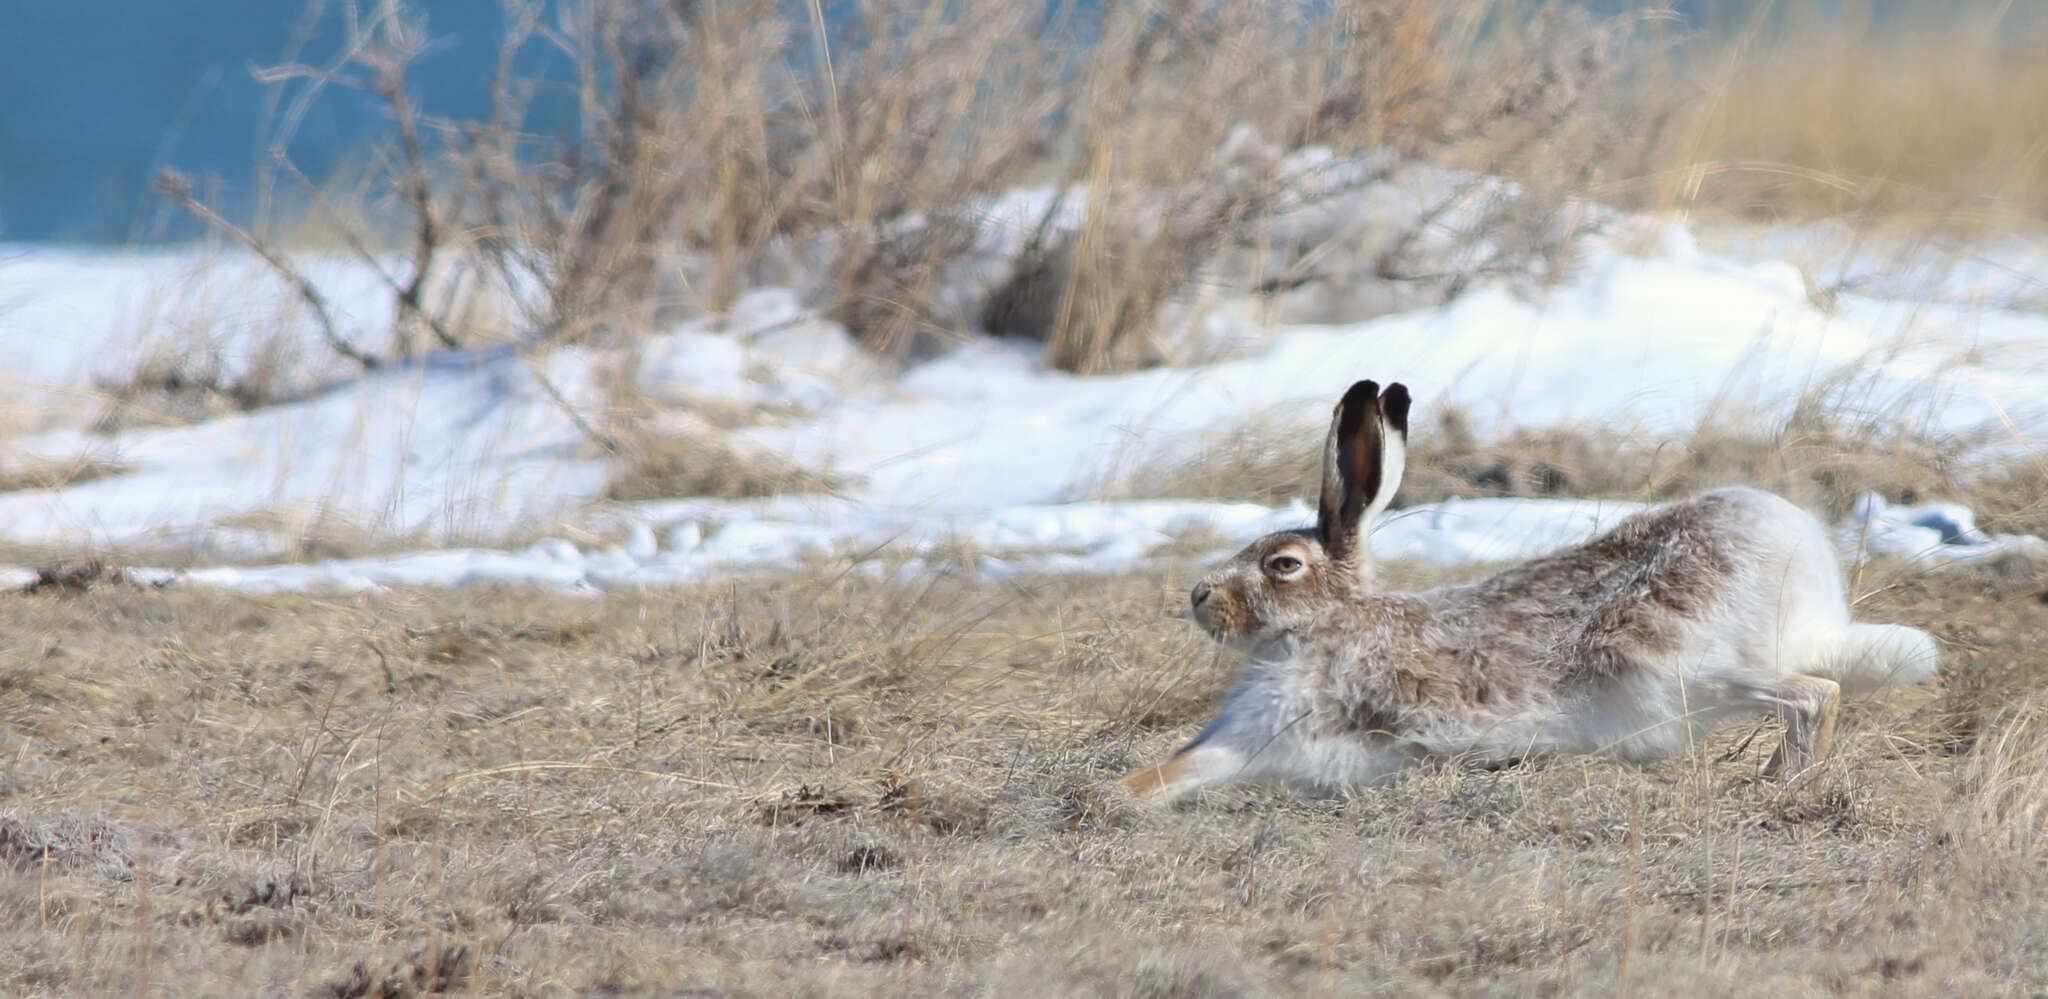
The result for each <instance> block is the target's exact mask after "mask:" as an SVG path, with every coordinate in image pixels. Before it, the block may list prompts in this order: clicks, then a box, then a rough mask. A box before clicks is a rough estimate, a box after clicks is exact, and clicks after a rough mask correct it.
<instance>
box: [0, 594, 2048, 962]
mask: <svg viewBox="0 0 2048 999" xmlns="http://www.w3.org/2000/svg"><path fill="white" fill-rule="evenodd" d="M1388 568H1389V575H1390V577H1391V582H1393V583H1395V584H1397V585H1404V586H1407V585H1420V584H1423V583H1426V582H1429V581H1430V580H1431V578H1432V577H1431V575H1430V573H1428V572H1425V571H1423V570H1420V569H1417V568H1415V567H1411V566H1391V567H1388ZM1193 571H1194V567H1193V566H1181V567H1178V568H1173V569H1162V570H1154V571H1147V572H1139V573H1131V574H1126V575H1121V576H1116V577H1108V578H1057V579H1054V578H1048V579H1035V580H1016V581H1006V582H973V581H968V580H964V579H950V578H949V579H921V580H915V581H903V580H898V581H882V580H879V579H875V578H870V577H867V576H863V575H816V574H810V575H802V576H780V577H768V578H762V579H759V580H754V581H747V582H740V583H733V584H725V585H716V586H703V587H695V588H688V589H677V590H661V591H649V592H641V593H624V594H613V595H606V596H600V597H591V596H575V595H566V594H551V593H541V592H532V591H490V590H482V589H472V590H460V591H417V592H394V593H385V594H375V595H363V596H355V597H344V598H314V597H306V596H276V597H266V598H248V597H240V596H233V595H228V594H224V593H220V592H215V591H211V590H206V589H200V588H178V589H169V590H152V589H147V588H142V587H134V586H128V585H124V584H105V583H103V584H99V585H95V586H93V587H91V588H88V589H86V590H84V591H82V592H65V591H62V590H56V591H46V592H43V593H38V594H17V595H7V596H0V753H4V759H5V760H6V763H5V765H4V767H0V951H4V952H5V953H6V954H8V955H10V956H9V959H8V960H7V961H5V962H0V993H6V994H13V995H88V994H89V995H178V996H188V995H191V996H204V995H219V996H247V995H317V996H343V997H359V996H410V995H417V994H422V993H446V994H452V995H520V996H527V995H531V996H558V995H591V994H596V995H705V996H710V995H734V996H739V995H758V996H782V995H1018V994H1027V995H1127V996H1236V995H1272V994H1301V993H1345V994H1359V993H1388V994H1498V995H1575V994H1586V993H1593V994H1604V993H1618V994H1619V993H1625V994H1630V995H1666V994H1670V995H1680V994H1683V995H1701V994H1712V995H1772V996H1785V995H1814V994H1850V995H1884V994H1979V995H1989V994H2015V995H2017V994H2038V993H2039V992H2040V991H2041V990H2042V989H2043V988H2048V971H2044V970H2043V969H2048V861H2044V860H2043V859H2042V857H2043V852H2042V849H2041V847H2042V846H2043V845H2044V844H2043V842H2042V837H2043V836H2044V835H2048V741H2044V739H2043V735H2044V725H2048V706H2044V704H2043V702H2042V700H2041V698H2042V696H2043V691H2044V688H2048V654H2044V653H2043V650H2042V648H2041V645H2040V636H2041V635H2042V634H2043V633H2044V630H2048V599H2044V594H2043V585H2044V584H2043V580H2042V579H2041V578H2040V577H2039V575H2038V574H2034V573H2027V572H2014V571H2010V567H2008V571H2006V572H2004V573H2002V574H2001V573H1998V572H1992V571H1982V570H1979V571H1969V572H1964V571H1955V572H1950V573H1948V574H1944V575H1938V576H1930V575H1923V574H1909V573H1904V572H1902V571H1899V570H1893V569H1885V568H1878V569H1873V570H1869V571H1866V572H1864V573H1861V574H1860V575H1859V577H1858V580H1857V586H1858V589H1859V592H1863V593H1865V594H1866V596H1865V597H1864V599H1863V601H1862V610H1861V613H1862V614H1863V615H1865V616H1868V617H1871V618H1874V619H1879V620H1897V621H1903V622H1908V623H1911V624H1915V625H1920V626H1923V627H1927V628H1929V629H1930V630H1932V631H1933V632H1934V633H1935V634H1936V635H1938V636H1939V637H1940V638H1941V639H1942V641H1943V642H1944V644H1945V647H1946V649H1947V651H1948V653H1949V655H1950V657H1951V660H1950V662H1949V663H1948V665H1947V667H1946V668H1945V670H1944V676H1943V679H1942V683H1941V685H1940V688H1939V689H1937V690H1921V691H1911V692H1903V693H1898V694H1895V695H1893V696H1890V697H1888V698H1885V699H1883V700H1880V701H1876V702H1862V703H1857V704H1853V705H1851V706H1849V707H1847V708H1846V709H1845V714H1844V718H1843V721H1844V727H1843V730H1842V735H1841V739H1840V743H1839V746H1838V752H1837V754H1836V756H1835V757H1834V758H1833V759H1832V760H1830V761H1829V762H1828V763H1827V764H1826V765H1825V766H1823V767H1822V768H1820V769H1819V770H1818V771H1816V772H1815V773H1814V774H1813V775H1812V776H1811V778H1810V779H1807V780H1803V781H1801V782H1799V783H1796V784H1793V785H1791V786H1776V785H1772V784H1766V783H1762V782H1760V781H1759V780H1758V779H1757V777H1756V771H1757V769H1758V767H1759V765H1760V763H1761V761H1762V759H1763V758H1764V757H1765V756H1766V755H1768V751H1769V748H1770V746H1771V745H1772V744H1773V740H1774V739H1775V733H1774V732H1771V731H1769V730H1768V729H1766V730H1764V731H1761V732H1752V731H1751V730H1750V728H1748V727H1738V728H1736V729H1733V730H1730V731H1727V732H1725V733H1722V734H1721V735H1720V736H1719V737H1717V738H1715V739H1714V740H1712V741H1711V742H1709V743H1708V744H1706V745H1703V746H1701V747H1699V748H1698V750H1697V751H1696V752H1695V753H1693V754H1692V755H1691V756H1689V757H1688V758H1685V759H1679V760H1673V761H1670V762H1667V763H1664V764H1661V765H1658V766H1654V767H1649V768H1637V767H1632V766H1625V765H1621V764H1617V763H1613V762H1609V761H1605V760H1599V759H1591V758H1563V759H1554V760H1547V761H1536V762H1531V763H1528V764H1525V765H1521V766H1516V767H1511V768H1507V769H1502V770H1496V771H1477V770H1470V769H1464V768H1458V767H1450V768H1445V769H1441V770H1435V771H1425V772H1416V773H1413V774H1411V775H1409V776H1408V777H1407V778H1406V779H1403V780H1401V781H1400V782H1398V783H1396V784H1393V785H1392V786H1388V787H1383V788H1376V789H1371V790H1365V791H1360V792H1357V793H1355V794H1352V795H1350V796H1348V797H1342V798H1336V799H1326V800H1319V799H1312V798H1308V797H1304V796H1301V795H1298V794H1294V793H1289V792H1284V791H1277V790H1263V789H1256V788H1246V789H1238V790H1233V791H1229V792H1227V793H1217V794H1211V795H1210V796H1208V797H1206V798H1204V799H1202V800H1200V801H1198V802H1196V803H1194V804H1192V805H1191V806H1189V807H1186V808H1183V809H1181V810H1179V811H1174V812H1151V811H1147V810H1145V809H1142V808H1140V807H1137V806H1135V805H1133V804H1131V803H1129V802H1128V801H1126V800H1124V799H1122V798H1120V797H1118V796H1117V795H1116V794H1115V793H1113V791H1112V789H1111V788H1110V786H1109V784H1108V782H1109V780H1110V778H1112V777H1113V776H1115V775H1116V774H1118V773H1119V772H1121V771H1122V770H1123V769H1124V768H1126V767H1128V766H1131V765H1133V764H1135V763H1137V762H1139V761H1142V760H1146V759H1149V758H1151V757H1152V756H1154V755H1156V754H1158V753H1161V752H1163V751H1166V750H1169V749H1170V748H1171V747H1172V746H1174V745H1175V744H1176V743H1177V741H1179V740H1181V739H1184V738H1186V737H1187V736H1188V735H1189V734H1190V733H1191V732H1192V731H1193V730H1194V728H1195V727H1196V726H1197V725H1199V724H1200V723H1201V721H1202V720H1204V717H1205V712H1206V711H1207V710H1208V709H1209V707H1210V706H1211V704H1212V702H1213V699H1214V698H1215V697H1216V695H1217V694H1218V693H1220V691H1221V689H1222V687H1223V685H1224V683H1225V682H1226V680H1227V677H1228V674H1229V673H1230V671H1231V670H1232V669H1233V668H1234V665H1235V664H1234V663H1233V662H1232V661H1231V660H1230V659H1229V658H1228V657H1227V656H1226V655H1224V654H1222V653H1219V652H1218V651H1216V650H1215V649H1213V648H1212V647H1211V646H1210V645H1209V644H1208V643H1207V642H1206V640H1204V639H1202V638H1201V637H1200V636H1199V635H1198V634H1197V633H1196V631H1195V629H1194V628H1192V627H1191V626H1190V625H1189V624H1188V623H1187V622H1186V621H1185V620H1184V618H1183V616H1182V614H1181V607H1182V601H1183V597H1182V593H1183V588H1184V586H1185V584H1186V582H1187V579H1188V577H1189V576H1190V575H1191V574H1192V572H1193ZM1760 724H1761V723H1760ZM1752 736H1753V738H1752Z"/></svg>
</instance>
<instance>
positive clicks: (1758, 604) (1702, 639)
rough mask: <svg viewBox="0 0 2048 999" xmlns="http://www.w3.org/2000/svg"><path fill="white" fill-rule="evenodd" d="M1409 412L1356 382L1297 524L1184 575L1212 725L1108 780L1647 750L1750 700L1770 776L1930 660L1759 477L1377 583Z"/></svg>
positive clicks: (1353, 772)
mask: <svg viewBox="0 0 2048 999" xmlns="http://www.w3.org/2000/svg"><path fill="white" fill-rule="evenodd" d="M1408 406H1409V397H1408V390H1407V388H1406V387H1404V386H1402V385H1400V384H1398V383H1396V384H1392V385H1389V386H1387V389H1386V391H1385V392H1384V393H1382V392H1381V391H1380V388H1379V385H1378V384H1377V383H1375V382H1370V381H1362V382H1359V383H1357V384H1355V385H1353V386H1351V389H1350V391H1348V392H1346V393H1344V398H1343V399H1342V400H1341V401H1339V402H1338V403H1337V408H1336V411H1335V413H1334V414H1333V415H1332V417H1331V420H1330V435H1329V439H1328V441H1327V442H1326V444H1325V446H1324V450H1323V482H1322V495H1321V499H1320V504H1319V507H1318V509H1317V511H1316V524H1315V527H1314V528H1313V529H1305V530H1298V531H1282V532H1280V533H1277V534H1270V535H1267V536H1266V537H1263V538H1260V539H1259V540H1257V541H1255V542H1253V543H1252V544H1251V546H1250V547H1247V548H1246V549H1244V550H1243V551H1241V552H1239V553H1238V554H1237V555H1236V556H1234V557H1233V558H1231V559H1230V561H1228V562H1226V563H1224V564H1223V565H1222V566H1221V567H1220V568H1218V569H1216V570H1215V571H1213V572H1211V573H1210V574H1209V575H1208V576H1207V577H1205V578H1204V579H1203V580H1202V581H1201V582H1200V583H1199V584H1197V585H1196V586H1195V588H1194V591H1193V593H1192V594H1191V595H1190V599H1191V600H1192V603H1193V610H1194V618H1195V620H1196V622H1198V623H1199V624H1200V625H1201V626H1202V628H1203V630H1205V631H1207V632H1208V633H1209V635H1210V636H1211V637H1213V638H1215V639H1216V640H1217V641H1219V642H1221V643H1223V644H1224V645H1226V646H1228V647H1230V648H1233V649H1236V650H1238V651H1240V652H1243V653H1244V655H1245V659H1246V662H1245V667H1244V671H1243V673H1242V674H1241V675H1240V676H1239V677H1238V680H1237V683H1236V685H1235V687H1234V688H1233V689H1232V690H1231V691H1230V693H1229V695H1228V697H1227V698H1226V699H1225V701H1224V704H1223V710H1222V712H1221V713H1220V714H1218V715H1217V716H1216V718H1215V720H1214V721H1211V722H1210V723H1209V724H1208V726H1207V727H1205V728H1203V729H1202V731H1201V733H1200V734H1198V735H1196V736H1195V738H1194V739H1193V741H1191V742H1189V743H1188V744H1187V745H1186V746H1185V747H1183V748H1182V749H1181V750H1180V751H1179V752H1177V753H1175V754H1173V755H1172V756H1171V757H1169V758H1167V759H1166V760H1165V761H1163V762H1160V763H1157V764H1154V765H1151V766H1147V767H1144V768H1142V769H1139V770H1137V771H1135V772H1133V773H1131V774H1129V775H1127V776H1125V777H1124V778H1123V780H1122V783H1123V786H1124V787H1125V788H1127V789H1128V790H1130V791H1131V792H1133V793H1135V794H1138V795H1140V796H1142V797H1145V798H1150V799H1155V800H1169V801H1170V800H1173V799H1176V798H1179V797H1182V796H1185V795H1187V794H1190V793H1193V792H1195V791H1198V790H1200V789H1201V788H1203V787H1207V786H1210V785H1214V784H1220V783H1224V782H1227V781H1233V780H1244V779H1269V780H1281V781H1286V782H1289V783H1293V784H1297V785H1305V786H1310V787H1323V788H1329V787H1335V786H1338V785H1344V784H1358V783H1366V782H1371V781H1374V780H1378V779H1381V778H1384V777H1386V776H1388V775H1389V774H1391V773H1393V772H1394V771H1396V770H1398V769H1399V768H1401V767H1403V766H1405V765H1408V764H1411V763H1414V762H1417V761H1419V760H1422V759H1424V758H1428V757H1445V756H1453V755H1464V756H1469V757H1471V758H1474V759H1476V760H1479V761H1493V762H1504V761H1508V760H1513V759H1518V758H1522V757H1526V756H1531V755H1535V754H1541V753H1553V752H1607V753H1613V754H1615V755H1617V756H1621V757H1623V758H1626V759H1630V760H1650V759H1656V758H1659V757H1664V756H1669V755H1672V754H1674V753H1677V752H1679V751H1681V750H1683V749H1684V748H1685V747H1686V746H1687V745H1688V744H1690V742H1691V740H1693V739H1694V738H1696V737H1697V736H1699V735H1700V734H1701V733H1703V732H1704V731H1706V730H1707V729H1709V728H1711V727H1713V726H1715V725H1717V724H1719V723H1721V722H1723V721H1724V720H1726V719H1728V718H1730V717H1733V716H1737V715H1740V714H1744V713H1748V712H1753V711H1756V710H1759V709H1765V710H1771V711H1775V712H1776V713H1777V714H1778V715H1779V716H1780V717H1781V718H1782V719H1784V721H1785V725H1786V729H1785V737H1784V740H1783V742H1782V743H1781V744H1780V745H1779V746H1778V750H1777V752H1776V753H1775V754H1774V755H1773V756H1772V757H1771V759H1770V762H1769V763H1768V764H1767V765H1766V773H1767V774H1768V775H1773V776H1790V775H1792V774H1796V773H1798V772H1800V771H1802V770H1804V769H1806V768H1807V767H1809V766H1812V765H1813V764H1814V762H1815V761H1817V760H1819V759H1820V758H1821V757H1822V756H1824V755H1826V753H1827V750H1828V743H1829V741H1830V740H1831V738H1832V736H1833V734H1834V724H1835V709H1836V705H1837V703H1838V701H1839V699H1840V695H1841V693H1842V692H1843V691H1844V690H1847V691H1849V692H1850V693H1857V692H1860V691H1864V690H1870V689H1875V688H1877V687H1881V686H1884V685H1886V684H1904V683H1915V682H1918V681H1921V680H1925V679H1927V678H1929V677H1931V676H1933V675H1934V672H1935V668H1936V666H1937V664H1938V660H1939V653H1938V652H1937V650H1936V648H1935V645H1934V640H1933V639H1932V638H1930V637H1929V636H1928V635H1927V633H1925V632H1922V631H1919V630H1916V629H1913V628H1907V627H1903V626H1899V625H1876V624H1857V623H1854V622H1851V621H1850V620H1849V608H1848V604H1847V602H1846V601H1845V600H1844V598H1843V593H1842V578H1841V566H1840V565H1839V563H1838V562H1837V561H1836V558H1835V553H1834V549H1833V548H1832V547H1831V546H1830V544H1829V542H1828V536H1827V533H1826V531H1825V530H1823V528H1822V526H1821V524H1820V522H1819V521H1818V520H1816V519H1815V518H1814V517H1813V516H1812V515H1811V514H1809V513H1807V512H1806V511H1804V510H1801V509H1800V508H1798V507H1796V506H1794V505H1792V504H1791V503H1789V502H1787V501H1785V500H1784V499H1781V498H1779V497H1777V496H1774V495H1771V494H1769V493H1764V492H1759V491H1757V490H1754V489H1722V490H1717V491H1714V492H1709V493H1704V494H1702V495H1699V496H1696V497H1693V498H1691V499H1688V500H1684V501H1681V502H1677V503H1671V504H1668V505H1665V506H1660V507H1655V508H1652V509H1649V510H1645V511H1643V512H1641V513H1638V514H1636V515H1634V516H1632V517H1629V518H1628V519H1626V520H1624V521H1622V522H1621V523H1620V524H1619V525H1617V526H1616V527H1615V528H1614V529H1613V530H1611V531H1609V532H1607V533H1606V534H1604V535H1601V536H1599V537H1597V538H1594V539H1593V540H1591V541H1587V542H1585V543H1583V544H1580V545H1577V546H1575V547H1571V548H1567V549H1564V550H1563V551H1559V552H1556V553H1553V554H1551V555H1548V556H1545V557H1543V558H1539V559H1536V560H1535V561H1532V562H1528V563H1525V564H1522V565H1519V566H1516V567H1514V568H1511V569H1508V570H1507V571H1505V572H1502V573H1500V574H1498V575H1496V576H1493V577H1491V578H1489V579H1485V580H1482V581H1480V582H1477V583H1471V584H1467V585H1463V586H1447V587H1442V588H1439V589H1434V590H1427V591H1423V592H1420V593H1389V592H1386V591H1383V590H1380V589H1379V588H1377V587H1376V586H1375V585H1374V583H1373V569H1372V559H1371V556H1370V554H1369V553H1368V552H1367V550H1366V534H1367V532H1368V530H1369V529H1370V527H1371V525H1372V522H1373V519H1374V518H1375V517H1376V516H1378V515H1379V513H1380V512H1381V511H1382V510H1384V509H1385V508H1386V506H1387V501H1388V500H1389V499H1390V498H1391V497H1392V496H1393V495H1394V491H1395V489H1396V488H1398V487H1399V486H1400V483H1401V470H1402V466H1403V462H1404V458H1405V455H1406V448H1407V439H1408Z"/></svg>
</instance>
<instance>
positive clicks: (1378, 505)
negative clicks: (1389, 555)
mask: <svg viewBox="0 0 2048 999" xmlns="http://www.w3.org/2000/svg"><path fill="white" fill-rule="evenodd" d="M1408 402H1409V399H1408V389H1407V387H1405V386H1403V385H1401V384H1400V383H1399V382H1396V383H1394V384H1392V385H1388V386H1387V389H1386V391H1385V392H1381V391H1380V386H1379V383H1378V382H1370V381H1366V382H1359V383H1357V384H1355V385H1353V386H1351V389H1350V391H1347V392H1345V393H1344V398H1342V399H1340V400H1338V402H1337V409H1336V411H1335V412H1333V413H1332V414H1331V415H1330V436H1329V439H1328V440H1327V441H1326V442H1325V443H1324V445H1323V489H1322V495H1321V499H1320V500H1319V502H1318V504H1317V507H1316V526H1315V527H1314V528H1313V529H1304V530H1298V531H1281V532H1279V533H1277V534H1268V535H1266V536H1265V537H1263V538H1260V539H1259V540H1257V541H1254V542H1252V543H1251V545H1250V546H1248V547H1246V548H1245V550H1243V551H1241V552H1238V553H1237V554H1236V555H1234V556H1232V557H1231V559H1230V561H1228V562H1225V563H1224V564H1223V565H1221V566H1219V567H1218V568H1217V569H1216V570H1215V571H1213V572H1211V573H1209V574H1208V575H1207V576H1204V577H1203V578H1202V581H1201V582H1200V583H1197V584H1195V588H1194V591H1193V592H1192V593H1190V594H1189V599H1190V600H1191V601H1192V603H1193V605H1194V615H1195V621H1196V622H1197V623H1199V624H1200V625H1201V626H1202V629H1203V630H1204V631H1207V632H1208V633H1209V634H1210V636H1211V637H1213V638H1215V639H1216V640H1217V641H1219V642H1222V643H1223V644H1225V645H1228V646H1230V647H1232V648H1235V649H1239V650H1242V651H1245V652H1250V651H1253V650H1254V649H1257V648H1259V647H1260V646H1263V645H1265V644H1267V643H1268V642H1271V641H1272V640H1274V639H1276V638H1279V637H1281V636H1283V635H1288V634H1292V633H1295V632H1297V631H1298V630H1300V629H1301V628H1302V627H1304V626H1306V625H1307V624H1309V623H1310V622H1312V621H1314V620H1316V619H1317V618H1319V617H1321V616H1322V615H1323V614H1325V613H1326V612H1327V611H1328V610H1329V609H1330V607H1331V606H1332V605H1334V604H1337V603H1341V602H1343V601H1344V600H1346V599H1349V598H1350V597H1352V596H1354V595H1355V594H1358V593H1360V592H1363V591H1364V590H1366V589H1367V588H1368V587H1370V585H1371V584H1372V554H1371V553H1370V552H1368V551H1367V550H1366V547H1365V539H1366V533H1367V532H1368V531H1369V530H1371V528H1372V521H1373V518H1375V517H1377V516H1379V514H1380V511H1382V510H1385V509H1386V508H1387V502H1388V501H1389V500H1391V499H1393V497H1394V490H1395V489H1397V488H1399V487H1400V485H1401V468H1402V465H1403V463H1404V461H1405V460H1406V457H1407V451H1408Z"/></svg>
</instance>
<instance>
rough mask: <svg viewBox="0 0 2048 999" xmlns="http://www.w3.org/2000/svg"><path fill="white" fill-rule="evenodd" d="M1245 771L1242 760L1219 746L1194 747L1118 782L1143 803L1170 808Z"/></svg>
mask: <svg viewBox="0 0 2048 999" xmlns="http://www.w3.org/2000/svg"><path fill="white" fill-rule="evenodd" d="M1243 770H1244V758H1243V757H1242V756H1240V755H1238V753H1237V752H1236V751H1235V750H1231V749H1226V748H1223V747H1221V746H1196V747H1193V748H1191V749H1186V750H1183V751H1181V752H1179V753H1175V754H1174V755H1172V756H1169V757H1167V758H1166V759H1164V760H1161V761H1159V762H1158V763H1154V764H1152V765H1151V766H1146V767H1139V768H1138V769H1136V770H1133V771H1131V772H1130V773H1128V774H1125V775H1124V776H1123V777H1122V778H1121V779H1119V780H1118V781H1117V783H1118V784H1120V785H1122V787H1123V789H1124V790H1126V791H1129V792H1130V793H1131V794H1133V795H1135V796H1136V797H1137V798H1139V799H1140V800H1142V801H1145V802H1149V803H1152V804H1159V805H1169V804H1172V803H1173V802H1175V801H1179V800H1180V799H1182V798H1185V797H1188V796H1189V795H1192V794H1195V793H1196V792H1198V791H1200V790H1202V789H1203V788H1205V787H1209V786H1211V785H1215V784H1221V783H1224V782H1225V781H1228V780H1231V779H1232V778H1234V777H1236V776H1238V775H1239V774H1240V773H1241V772H1242V771H1243Z"/></svg>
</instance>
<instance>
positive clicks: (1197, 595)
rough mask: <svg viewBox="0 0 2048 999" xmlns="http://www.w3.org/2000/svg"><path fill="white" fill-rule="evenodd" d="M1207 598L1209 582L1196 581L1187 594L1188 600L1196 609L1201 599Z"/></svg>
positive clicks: (1201, 601) (1200, 603)
mask: <svg viewBox="0 0 2048 999" xmlns="http://www.w3.org/2000/svg"><path fill="white" fill-rule="evenodd" d="M1208 599H1209V584H1207V583H1196V584H1195V588H1194V590H1193V591H1192V592H1190V593H1189V594H1188V602H1189V603H1192V604H1193V605H1194V606H1195V608H1196V609H1198V610H1199V609H1200V608H1201V606H1202V603H1203V601H1206V600H1208Z"/></svg>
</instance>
